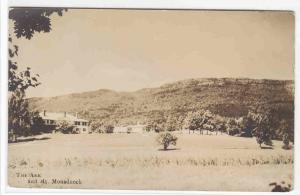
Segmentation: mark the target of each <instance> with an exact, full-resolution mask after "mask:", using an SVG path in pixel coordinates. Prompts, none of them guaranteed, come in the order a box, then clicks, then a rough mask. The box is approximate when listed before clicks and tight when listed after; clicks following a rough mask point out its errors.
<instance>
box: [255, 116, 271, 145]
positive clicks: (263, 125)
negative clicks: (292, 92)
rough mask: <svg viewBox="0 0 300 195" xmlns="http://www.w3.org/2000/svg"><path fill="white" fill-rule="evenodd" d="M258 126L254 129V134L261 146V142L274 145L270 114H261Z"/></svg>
mask: <svg viewBox="0 0 300 195" xmlns="http://www.w3.org/2000/svg"><path fill="white" fill-rule="evenodd" d="M257 123H258V124H257V127H256V128H255V129H254V130H253V135H254V136H255V137H256V141H257V143H258V144H259V146H260V147H261V144H263V143H264V144H265V145H268V146H272V145H273V144H272V132H271V125H270V120H269V118H268V115H267V114H265V115H259V116H258V121H257Z"/></svg>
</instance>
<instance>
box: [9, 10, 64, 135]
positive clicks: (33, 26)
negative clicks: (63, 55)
mask: <svg viewBox="0 0 300 195" xmlns="http://www.w3.org/2000/svg"><path fill="white" fill-rule="evenodd" d="M63 11H66V10H65V9H58V8H13V9H11V10H10V11H9V19H11V20H12V21H13V24H14V27H13V28H14V34H15V35H16V37H17V38H21V37H25V38H26V39H31V38H32V37H33V34H34V33H35V32H49V31H50V30H51V20H50V15H52V14H53V13H57V14H58V15H60V16H61V15H62V13H63ZM8 41H9V49H8V54H9V60H8V91H9V100H8V107H9V108H8V109H9V116H8V121H9V135H10V136H9V137H10V138H13V139H15V140H16V139H17V138H16V136H20V135H29V134H30V132H29V131H30V125H31V123H30V121H31V120H36V118H33V119H31V117H32V116H36V115H35V114H34V113H30V111H29V108H28V103H27V101H26V100H25V97H26V94H25V91H26V90H27V89H28V88H30V87H36V86H38V85H40V82H38V77H39V75H38V74H32V73H31V69H30V68H29V67H27V68H26V69H25V70H23V71H20V70H18V63H17V62H16V61H14V58H15V57H16V56H17V55H18V53H19V47H18V46H17V45H14V44H13V40H12V36H11V35H9V39H8ZM11 135H13V136H11Z"/></svg>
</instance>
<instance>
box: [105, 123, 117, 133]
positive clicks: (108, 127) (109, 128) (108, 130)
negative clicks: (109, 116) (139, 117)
mask: <svg viewBox="0 0 300 195" xmlns="http://www.w3.org/2000/svg"><path fill="white" fill-rule="evenodd" d="M114 129H115V127H114V126H113V125H111V124H108V125H105V126H104V132H105V133H113V132H114Z"/></svg>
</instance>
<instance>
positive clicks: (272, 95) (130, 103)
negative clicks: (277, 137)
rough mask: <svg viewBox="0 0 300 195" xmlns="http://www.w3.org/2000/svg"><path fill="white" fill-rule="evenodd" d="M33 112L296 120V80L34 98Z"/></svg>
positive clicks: (210, 82)
mask: <svg viewBox="0 0 300 195" xmlns="http://www.w3.org/2000/svg"><path fill="white" fill-rule="evenodd" d="M29 105H30V108H31V109H32V110H39V111H40V112H41V111H43V110H47V111H55V112H64V111H67V112H70V113H75V112H78V114H79V116H81V117H85V118H87V119H90V120H92V119H100V120H108V121H111V122H114V123H121V124H123V123H137V122H140V123H144V122H146V121H148V120H149V119H150V118H152V117H153V116H155V115H156V116H157V115H159V116H165V117H166V116H168V115H169V114H173V115H174V114H175V115H177V116H179V115H185V114H186V113H187V112H189V111H193V110H197V109H201V108H202V109H209V110H210V111H212V112H213V113H215V114H219V115H222V116H227V117H239V116H243V115H246V114H247V112H248V110H250V109H251V110H264V109H269V108H276V109H277V110H278V112H282V113H285V114H284V116H286V117H293V111H294V81H291V80H265V79H264V80H257V79H240V78H239V79H235V78H218V79H217V78H206V79H188V80H182V81H177V82H173V83H168V84H165V85H162V86H161V87H158V88H148V89H141V90H138V91H135V92H117V91H112V90H104V89H100V90H97V91H91V92H84V93H74V94H68V95H63V96H57V97H49V98H30V99H29Z"/></svg>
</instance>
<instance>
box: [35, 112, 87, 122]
mask: <svg viewBox="0 0 300 195" xmlns="http://www.w3.org/2000/svg"><path fill="white" fill-rule="evenodd" d="M40 117H42V118H43V119H46V120H55V121H79V122H89V121H88V120H85V119H80V118H77V117H76V116H74V115H71V114H68V113H63V112H45V115H44V112H40Z"/></svg>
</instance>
